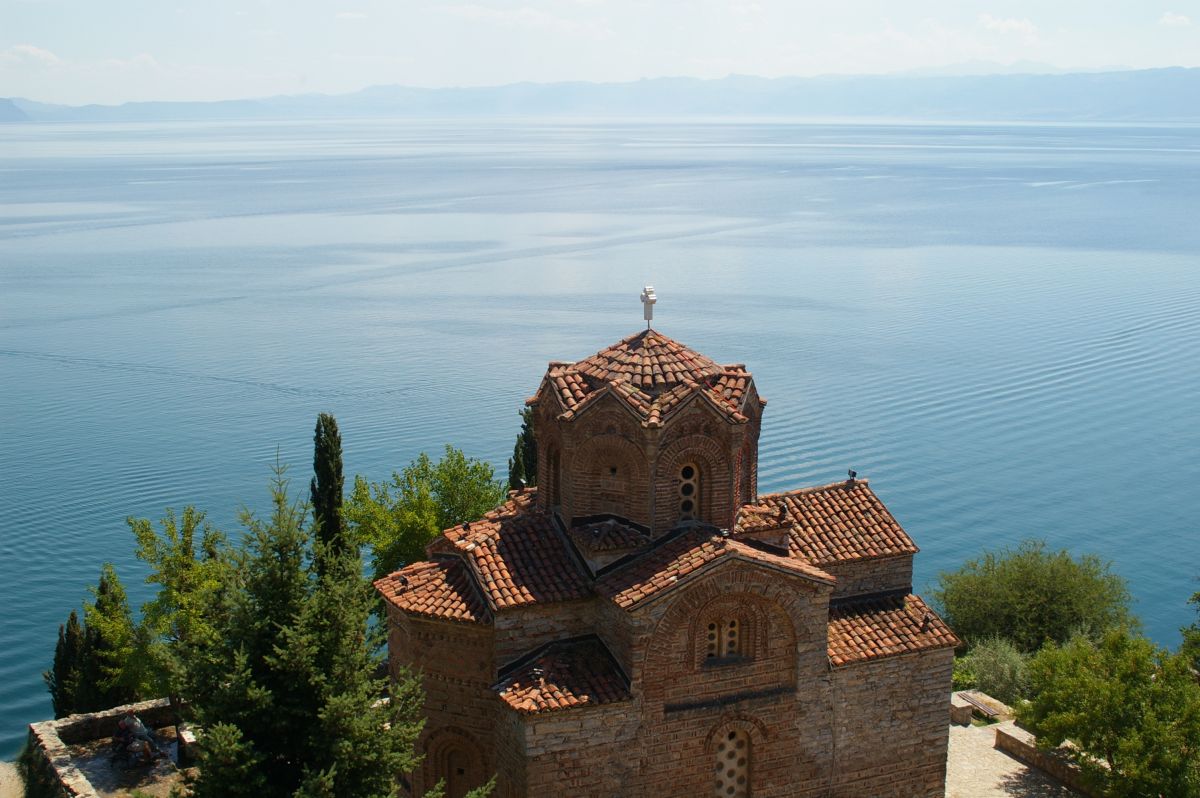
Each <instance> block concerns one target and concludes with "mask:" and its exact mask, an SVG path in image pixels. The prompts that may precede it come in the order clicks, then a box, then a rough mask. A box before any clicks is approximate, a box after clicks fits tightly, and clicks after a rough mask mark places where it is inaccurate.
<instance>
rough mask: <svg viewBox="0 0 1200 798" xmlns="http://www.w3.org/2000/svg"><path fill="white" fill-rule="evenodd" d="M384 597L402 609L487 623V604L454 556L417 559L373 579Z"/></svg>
mask: <svg viewBox="0 0 1200 798" xmlns="http://www.w3.org/2000/svg"><path fill="white" fill-rule="evenodd" d="M375 589H376V590H378V591H379V593H380V595H382V596H383V598H384V600H385V601H387V602H388V603H390V604H392V605H393V606H395V607H396V608H397V609H400V610H403V611H404V612H410V613H414V614H416V615H425V616H428V617H431V618H440V619H443V620H448V621H462V622H464V623H487V622H488V621H489V620H490V615H489V613H488V609H487V606H486V605H485V604H484V603H483V599H482V597H480V595H479V592H478V591H477V590H476V589H475V586H474V585H473V584H471V577H470V576H469V575H468V574H467V566H466V564H465V563H464V562H463V561H462V560H460V559H458V558H457V557H453V558H445V559H439V560H433V561H431V562H416V563H413V564H412V565H408V566H406V567H404V568H401V569H400V570H399V571H396V572H395V573H393V574H390V575H388V576H385V577H383V578H382V579H380V580H378V581H377V582H375Z"/></svg>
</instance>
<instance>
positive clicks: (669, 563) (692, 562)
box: [596, 529, 835, 609]
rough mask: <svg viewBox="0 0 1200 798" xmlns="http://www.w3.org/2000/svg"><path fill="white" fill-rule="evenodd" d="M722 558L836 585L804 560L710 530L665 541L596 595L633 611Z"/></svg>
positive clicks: (609, 576) (605, 581) (605, 579)
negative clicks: (742, 560) (737, 559)
mask: <svg viewBox="0 0 1200 798" xmlns="http://www.w3.org/2000/svg"><path fill="white" fill-rule="evenodd" d="M722 557H737V558H741V559H745V560H750V561H753V562H758V563H762V564H764V565H769V566H771V567H774V568H780V569H783V570H786V571H791V572H793V573H796V574H799V575H801V576H804V577H807V578H808V579H815V580H817V581H820V582H824V583H826V584H833V583H834V581H835V580H834V578H833V577H832V576H830V575H829V574H827V573H825V572H824V571H822V570H820V569H819V568H816V567H815V566H813V565H810V564H809V563H807V562H805V561H804V560H802V559H799V558H796V557H790V556H786V555H783V554H772V553H770V552H768V551H764V550H762V549H761V548H758V547H755V546H752V545H749V544H747V543H745V542H742V541H739V540H735V539H733V538H729V537H724V536H722V535H719V534H714V533H713V531H712V530H711V529H695V530H689V531H686V532H684V533H682V534H679V535H678V536H676V537H670V538H666V539H664V542H663V543H661V544H660V545H658V546H657V547H656V548H654V549H652V550H650V551H649V552H647V553H646V554H644V555H642V556H640V557H638V558H637V559H635V560H632V561H631V562H629V563H625V564H623V565H620V566H619V567H617V568H616V569H614V570H613V571H611V572H608V573H606V574H604V576H602V577H601V578H600V579H599V580H598V581H597V582H596V591H597V592H598V593H600V595H602V596H605V597H606V598H608V599H610V600H611V601H613V602H615V603H616V604H617V606H619V607H622V608H625V609H630V608H632V607H634V606H636V605H637V604H640V603H641V602H642V601H645V600H646V599H648V598H651V597H652V596H655V595H657V594H659V593H662V592H664V591H667V590H670V589H671V588H672V587H674V586H675V585H676V584H678V583H680V582H681V581H683V580H684V579H685V578H686V577H688V576H689V575H691V574H692V573H694V572H696V571H699V570H700V569H702V568H704V567H705V566H707V565H708V564H709V563H712V562H714V561H716V560H718V559H720V558H722Z"/></svg>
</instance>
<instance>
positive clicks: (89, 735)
mask: <svg viewBox="0 0 1200 798" xmlns="http://www.w3.org/2000/svg"><path fill="white" fill-rule="evenodd" d="M128 709H132V710H133V712H134V714H136V715H137V716H138V717H139V718H141V719H142V722H143V723H145V724H146V725H147V726H148V727H150V728H151V729H161V728H162V727H164V726H171V725H173V724H174V723H176V722H177V720H178V717H177V716H176V714H175V712H174V710H172V708H171V704H170V702H169V701H167V699H165V698H160V699H157V700H155V701H143V702H141V703H140V704H128V705H126V706H123V707H113V708H112V709H106V710H104V711H103V712H89V713H84V714H80V715H68V716H67V717H65V718H59V719H58V720H46V721H42V722H41V723H31V724H29V750H30V752H31V754H32V755H31V756H30V767H31V768H32V769H35V770H36V771H37V774H38V776H40V777H41V778H42V779H43V780H45V781H46V782H47V783H49V784H52V785H54V787H55V788H57V789H58V791H59V795H61V796H62V798H100V796H99V795H98V793H97V792H96V791H95V790H94V789H93V788H92V784H91V782H89V781H88V779H87V776H85V775H84V774H83V773H82V772H81V771H80V770H79V769H78V768H77V767H75V764H74V762H73V761H72V758H71V751H70V748H69V746H72V745H78V744H80V743H86V742H90V741H92V740H98V739H102V738H105V737H112V736H113V734H115V733H116V731H117V724H118V723H119V722H120V721H121V717H122V716H123V715H124V714H125V711H126V710H128Z"/></svg>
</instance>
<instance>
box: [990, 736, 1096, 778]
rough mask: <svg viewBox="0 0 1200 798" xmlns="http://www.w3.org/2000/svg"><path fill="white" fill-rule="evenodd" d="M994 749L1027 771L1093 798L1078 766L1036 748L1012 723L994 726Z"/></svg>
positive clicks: (1058, 755) (1032, 739)
mask: <svg viewBox="0 0 1200 798" xmlns="http://www.w3.org/2000/svg"><path fill="white" fill-rule="evenodd" d="M996 747H997V748H999V749H1000V750H1001V751H1004V752H1005V753H1007V754H1010V755H1012V756H1013V757H1015V758H1016V759H1018V760H1020V761H1022V762H1024V763H1025V764H1027V765H1030V766H1031V767H1035V768H1037V769H1038V770H1041V771H1043V772H1045V773H1048V774H1050V775H1051V776H1053V777H1054V778H1056V779H1058V780H1059V781H1061V782H1062V783H1063V784H1065V785H1067V786H1068V787H1070V788H1071V789H1072V790H1075V791H1076V792H1078V793H1080V794H1081V795H1087V796H1095V793H1093V792H1091V790H1090V788H1089V787H1088V785H1087V782H1086V781H1085V780H1084V778H1083V773H1082V772H1081V771H1080V769H1079V766H1078V765H1076V764H1075V763H1074V762H1071V761H1070V760H1069V759H1067V758H1066V757H1065V756H1064V755H1063V754H1061V753H1059V752H1057V751H1044V750H1042V749H1041V748H1038V747H1037V738H1035V737H1034V736H1033V735H1032V734H1030V733H1029V732H1028V731H1026V730H1025V729H1022V728H1020V727H1019V726H1017V725H1016V724H1015V723H1013V722H1012V721H1007V722H1005V723H1001V724H999V725H998V726H996Z"/></svg>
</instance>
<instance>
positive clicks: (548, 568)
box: [430, 489, 589, 610]
mask: <svg viewBox="0 0 1200 798" xmlns="http://www.w3.org/2000/svg"><path fill="white" fill-rule="evenodd" d="M535 495H536V490H533V489H530V490H524V491H521V492H517V493H514V494H512V498H510V499H509V501H507V502H505V503H504V504H503V505H501V506H500V507H498V508H497V509H495V510H493V511H492V512H490V513H488V514H487V515H485V516H484V517H483V518H481V519H480V520H478V521H472V522H471V523H469V524H464V525H462V526H461V527H453V528H451V529H447V530H446V531H445V532H443V533H442V539H441V540H439V541H437V542H435V544H433V545H431V546H430V549H431V551H440V550H446V549H447V548H448V546H447V542H448V543H449V545H450V546H452V547H453V549H454V551H455V552H456V553H457V554H458V555H459V556H461V557H462V558H463V560H465V561H466V562H467V563H468V564H469V566H470V570H471V574H472V576H473V577H474V579H475V583H476V584H477V585H478V586H479V590H480V592H481V593H482V594H483V596H484V598H485V599H486V600H487V603H488V606H489V607H490V608H491V609H492V610H504V609H509V608H512V607H520V606H523V605H527V604H538V603H546V602H553V601H569V600H571V599H577V598H583V597H584V596H587V595H588V594H589V590H588V580H587V576H586V575H585V574H584V573H583V572H582V571H581V570H580V566H579V565H577V564H576V561H575V559H574V558H573V557H572V556H571V555H570V553H569V552H568V551H567V543H566V541H565V540H564V539H563V537H562V535H561V534H560V533H559V531H558V528H557V526H556V524H555V522H554V519H553V517H552V516H551V515H550V514H549V513H547V512H546V511H545V510H543V509H541V508H539V507H537V505H536V503H535V502H534V496H535Z"/></svg>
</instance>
